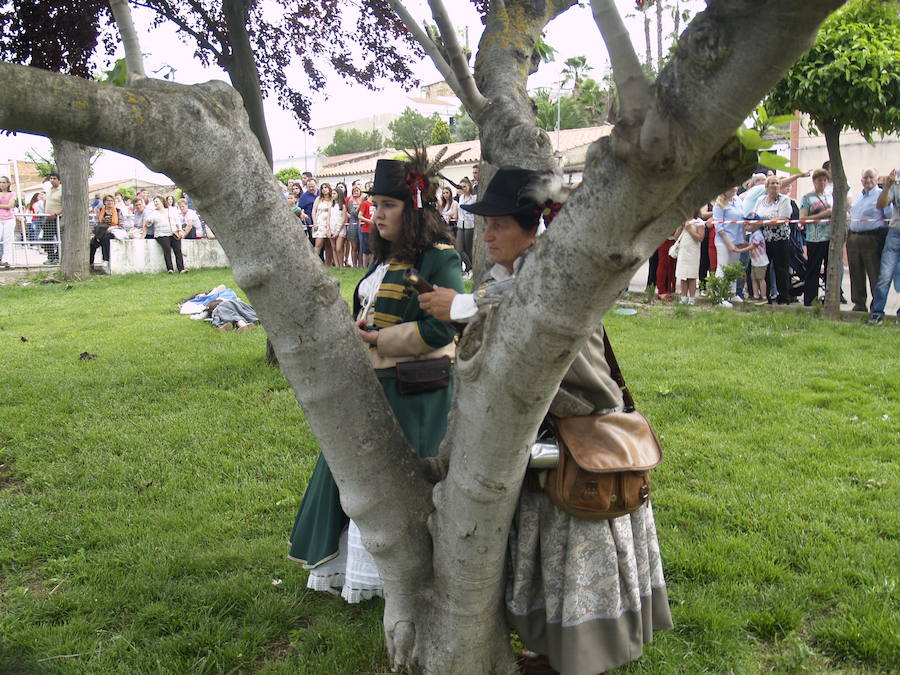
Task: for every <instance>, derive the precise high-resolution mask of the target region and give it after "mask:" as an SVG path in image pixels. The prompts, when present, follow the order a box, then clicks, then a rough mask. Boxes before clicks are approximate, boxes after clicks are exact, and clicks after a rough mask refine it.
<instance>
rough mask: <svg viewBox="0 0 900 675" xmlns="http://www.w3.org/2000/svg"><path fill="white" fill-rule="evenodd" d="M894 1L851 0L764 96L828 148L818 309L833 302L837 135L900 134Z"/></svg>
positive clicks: (842, 181)
mask: <svg viewBox="0 0 900 675" xmlns="http://www.w3.org/2000/svg"><path fill="white" fill-rule="evenodd" d="M898 9H900V3H898V2H896V0H888V1H887V2H881V1H879V0H852V1H851V2H849V3H848V4H847V5H845V6H844V7H843V8H842V9H840V10H838V11H837V12H835V13H834V14H832V15H831V16H830V17H829V18H828V19H827V20H826V21H825V23H823V24H822V28H821V29H820V31H819V34H818V36H817V37H816V41H815V43H814V44H813V46H812V47H811V48H810V49H809V50H808V51H807V52H806V53H805V54H804V55H803V56H802V57H801V58H800V60H799V61H797V63H795V64H794V66H793V68H791V69H790V70H789V71H788V73H787V75H785V76H784V78H783V79H782V80H781V82H779V83H778V84H777V85H776V86H775V89H774V90H773V91H772V93H771V94H770V96H769V99H768V101H767V106H768V108H769V109H770V110H772V111H773V112H781V113H788V112H792V111H794V110H800V111H802V112H804V113H806V114H807V115H809V117H810V120H811V122H812V127H813V129H814V130H818V131H821V132H822V134H823V135H824V136H825V143H826V145H827V146H828V158H829V159H830V160H831V174H832V175H831V177H832V180H833V181H834V205H833V209H832V212H833V214H834V215H833V217H832V227H831V243H830V245H829V251H828V258H829V269H828V277H827V278H828V284H827V285H828V291H827V293H826V296H825V312H826V314H827V315H830V316H836V315H837V314H838V312H839V308H840V304H839V298H840V293H839V290H840V273H841V267H842V266H843V265H842V262H843V255H842V251H843V248H844V240H845V238H846V227H847V210H846V195H847V176H846V175H845V174H844V165H843V160H842V158H841V148H840V134H841V131H843V130H844V129H855V130H857V131H859V132H860V133H861V134H863V136H864V137H865V138H866V140H868V141H869V142H870V143H872V137H873V135H874V134H888V133H894V132H896V131H898V130H900V97H898V92H900V13H898Z"/></svg>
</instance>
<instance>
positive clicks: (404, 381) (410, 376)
mask: <svg viewBox="0 0 900 675" xmlns="http://www.w3.org/2000/svg"><path fill="white" fill-rule="evenodd" d="M452 365H453V361H452V360H451V359H450V357H449V356H441V357H440V358H437V359H419V360H418V361H403V362H402V363H398V364H397V365H396V366H395V368H396V372H397V390H398V391H399V392H400V393H401V394H425V393H427V392H429V391H437V390H438V389H446V388H447V387H449V386H450V369H451V366H452Z"/></svg>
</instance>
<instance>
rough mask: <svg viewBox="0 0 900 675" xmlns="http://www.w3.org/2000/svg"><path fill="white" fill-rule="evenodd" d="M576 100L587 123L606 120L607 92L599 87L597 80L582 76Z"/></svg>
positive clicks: (598, 122)
mask: <svg viewBox="0 0 900 675" xmlns="http://www.w3.org/2000/svg"><path fill="white" fill-rule="evenodd" d="M576 100H577V103H578V107H579V108H580V110H581V115H582V117H583V118H584V121H585V122H586V123H587V124H589V125H595V124H603V123H604V122H605V121H606V110H607V105H608V101H609V92H608V91H607V90H606V89H603V88H601V87H600V85H599V84H598V83H597V80H595V79H593V78H591V77H586V78H584V80H582V81H581V88H580V89H579V91H578V97H577V99H576Z"/></svg>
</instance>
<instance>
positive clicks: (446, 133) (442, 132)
mask: <svg viewBox="0 0 900 675" xmlns="http://www.w3.org/2000/svg"><path fill="white" fill-rule="evenodd" d="M452 140H453V136H452V135H451V133H450V125H449V124H447V123H446V122H445V121H444V120H437V121H436V122H435V123H434V126H433V127H432V128H431V144H432V145H440V144H441V143H450V142H451V141H452Z"/></svg>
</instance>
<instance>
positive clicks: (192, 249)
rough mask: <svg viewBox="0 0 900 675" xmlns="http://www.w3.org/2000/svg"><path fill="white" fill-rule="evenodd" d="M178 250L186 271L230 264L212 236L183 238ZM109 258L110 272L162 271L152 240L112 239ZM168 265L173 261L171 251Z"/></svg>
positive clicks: (158, 251)
mask: <svg viewBox="0 0 900 675" xmlns="http://www.w3.org/2000/svg"><path fill="white" fill-rule="evenodd" d="M181 251H182V253H183V254H184V266H185V268H186V269H189V270H190V269H200V268H203V267H229V266H230V263H229V262H228V258H227V257H226V256H225V251H223V250H222V246H221V245H220V244H219V242H218V240H216V239H184V240H182V242H181ZM97 258H98V259H99V256H97ZM109 258H110V260H109V267H110V274H155V273H158V272H165V271H166V263H165V261H164V260H163V254H162V247H161V246H160V245H159V244H157V243H156V240H155V239H123V240H118V239H114V240H112V241H111V242H110V250H109ZM172 264H173V266H174V264H175V255H174V253H173V254H172Z"/></svg>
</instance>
